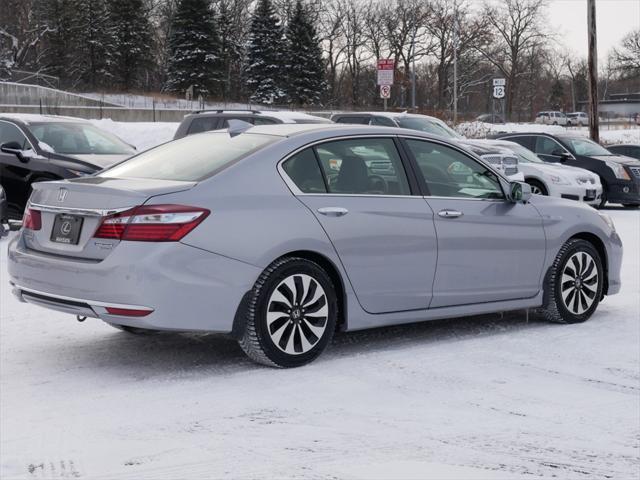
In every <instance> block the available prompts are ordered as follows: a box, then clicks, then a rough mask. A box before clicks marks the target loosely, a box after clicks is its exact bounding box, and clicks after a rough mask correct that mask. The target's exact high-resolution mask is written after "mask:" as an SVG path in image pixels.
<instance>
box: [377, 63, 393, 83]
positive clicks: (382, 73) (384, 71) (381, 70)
mask: <svg viewBox="0 0 640 480" xmlns="http://www.w3.org/2000/svg"><path fill="white" fill-rule="evenodd" d="M394 69H395V61H394V60H393V59H392V58H379V59H378V85H393V73H394Z"/></svg>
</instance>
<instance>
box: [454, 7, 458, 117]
mask: <svg viewBox="0 0 640 480" xmlns="http://www.w3.org/2000/svg"><path fill="white" fill-rule="evenodd" d="M457 123H458V2H457V1H456V0H454V2H453V124H454V125H456V124H457Z"/></svg>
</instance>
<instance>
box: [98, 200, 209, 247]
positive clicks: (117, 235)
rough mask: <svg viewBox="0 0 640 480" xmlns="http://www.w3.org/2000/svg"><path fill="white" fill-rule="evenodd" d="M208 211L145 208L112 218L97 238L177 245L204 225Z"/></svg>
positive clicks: (168, 207) (164, 207) (169, 207)
mask: <svg viewBox="0 0 640 480" xmlns="http://www.w3.org/2000/svg"><path fill="white" fill-rule="evenodd" d="M209 213H210V212H209V210H207V209H204V208H197V207H188V206H186V205H142V206H139V207H134V208H132V209H130V210H127V211H125V212H120V213H117V214H115V215H110V216H108V217H106V218H105V219H104V220H102V223H101V224H100V226H99V227H98V230H96V233H95V234H94V237H95V238H111V239H116V240H131V241H138V242H177V241H179V240H181V239H182V238H183V237H184V236H185V235H186V234H187V233H189V232H190V231H191V230H193V229H194V228H196V227H197V226H198V224H199V223H200V222H202V221H203V220H204V219H205V218H207V215H209Z"/></svg>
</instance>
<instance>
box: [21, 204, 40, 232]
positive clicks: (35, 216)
mask: <svg viewBox="0 0 640 480" xmlns="http://www.w3.org/2000/svg"><path fill="white" fill-rule="evenodd" d="M22 226H23V227H24V228H28V229H29V230H40V229H41V228H42V215H41V214H40V210H34V209H32V208H27V209H26V210H25V211H24V217H23V218H22Z"/></svg>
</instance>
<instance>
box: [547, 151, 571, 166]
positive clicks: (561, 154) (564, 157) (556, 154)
mask: <svg viewBox="0 0 640 480" xmlns="http://www.w3.org/2000/svg"><path fill="white" fill-rule="evenodd" d="M551 155H553V156H554V157H558V158H559V159H560V162H562V163H564V162H566V161H567V160H569V159H570V158H573V157H572V156H571V154H570V153H569V152H566V151H564V150H560V149H557V150H554V151H553V152H551Z"/></svg>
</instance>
